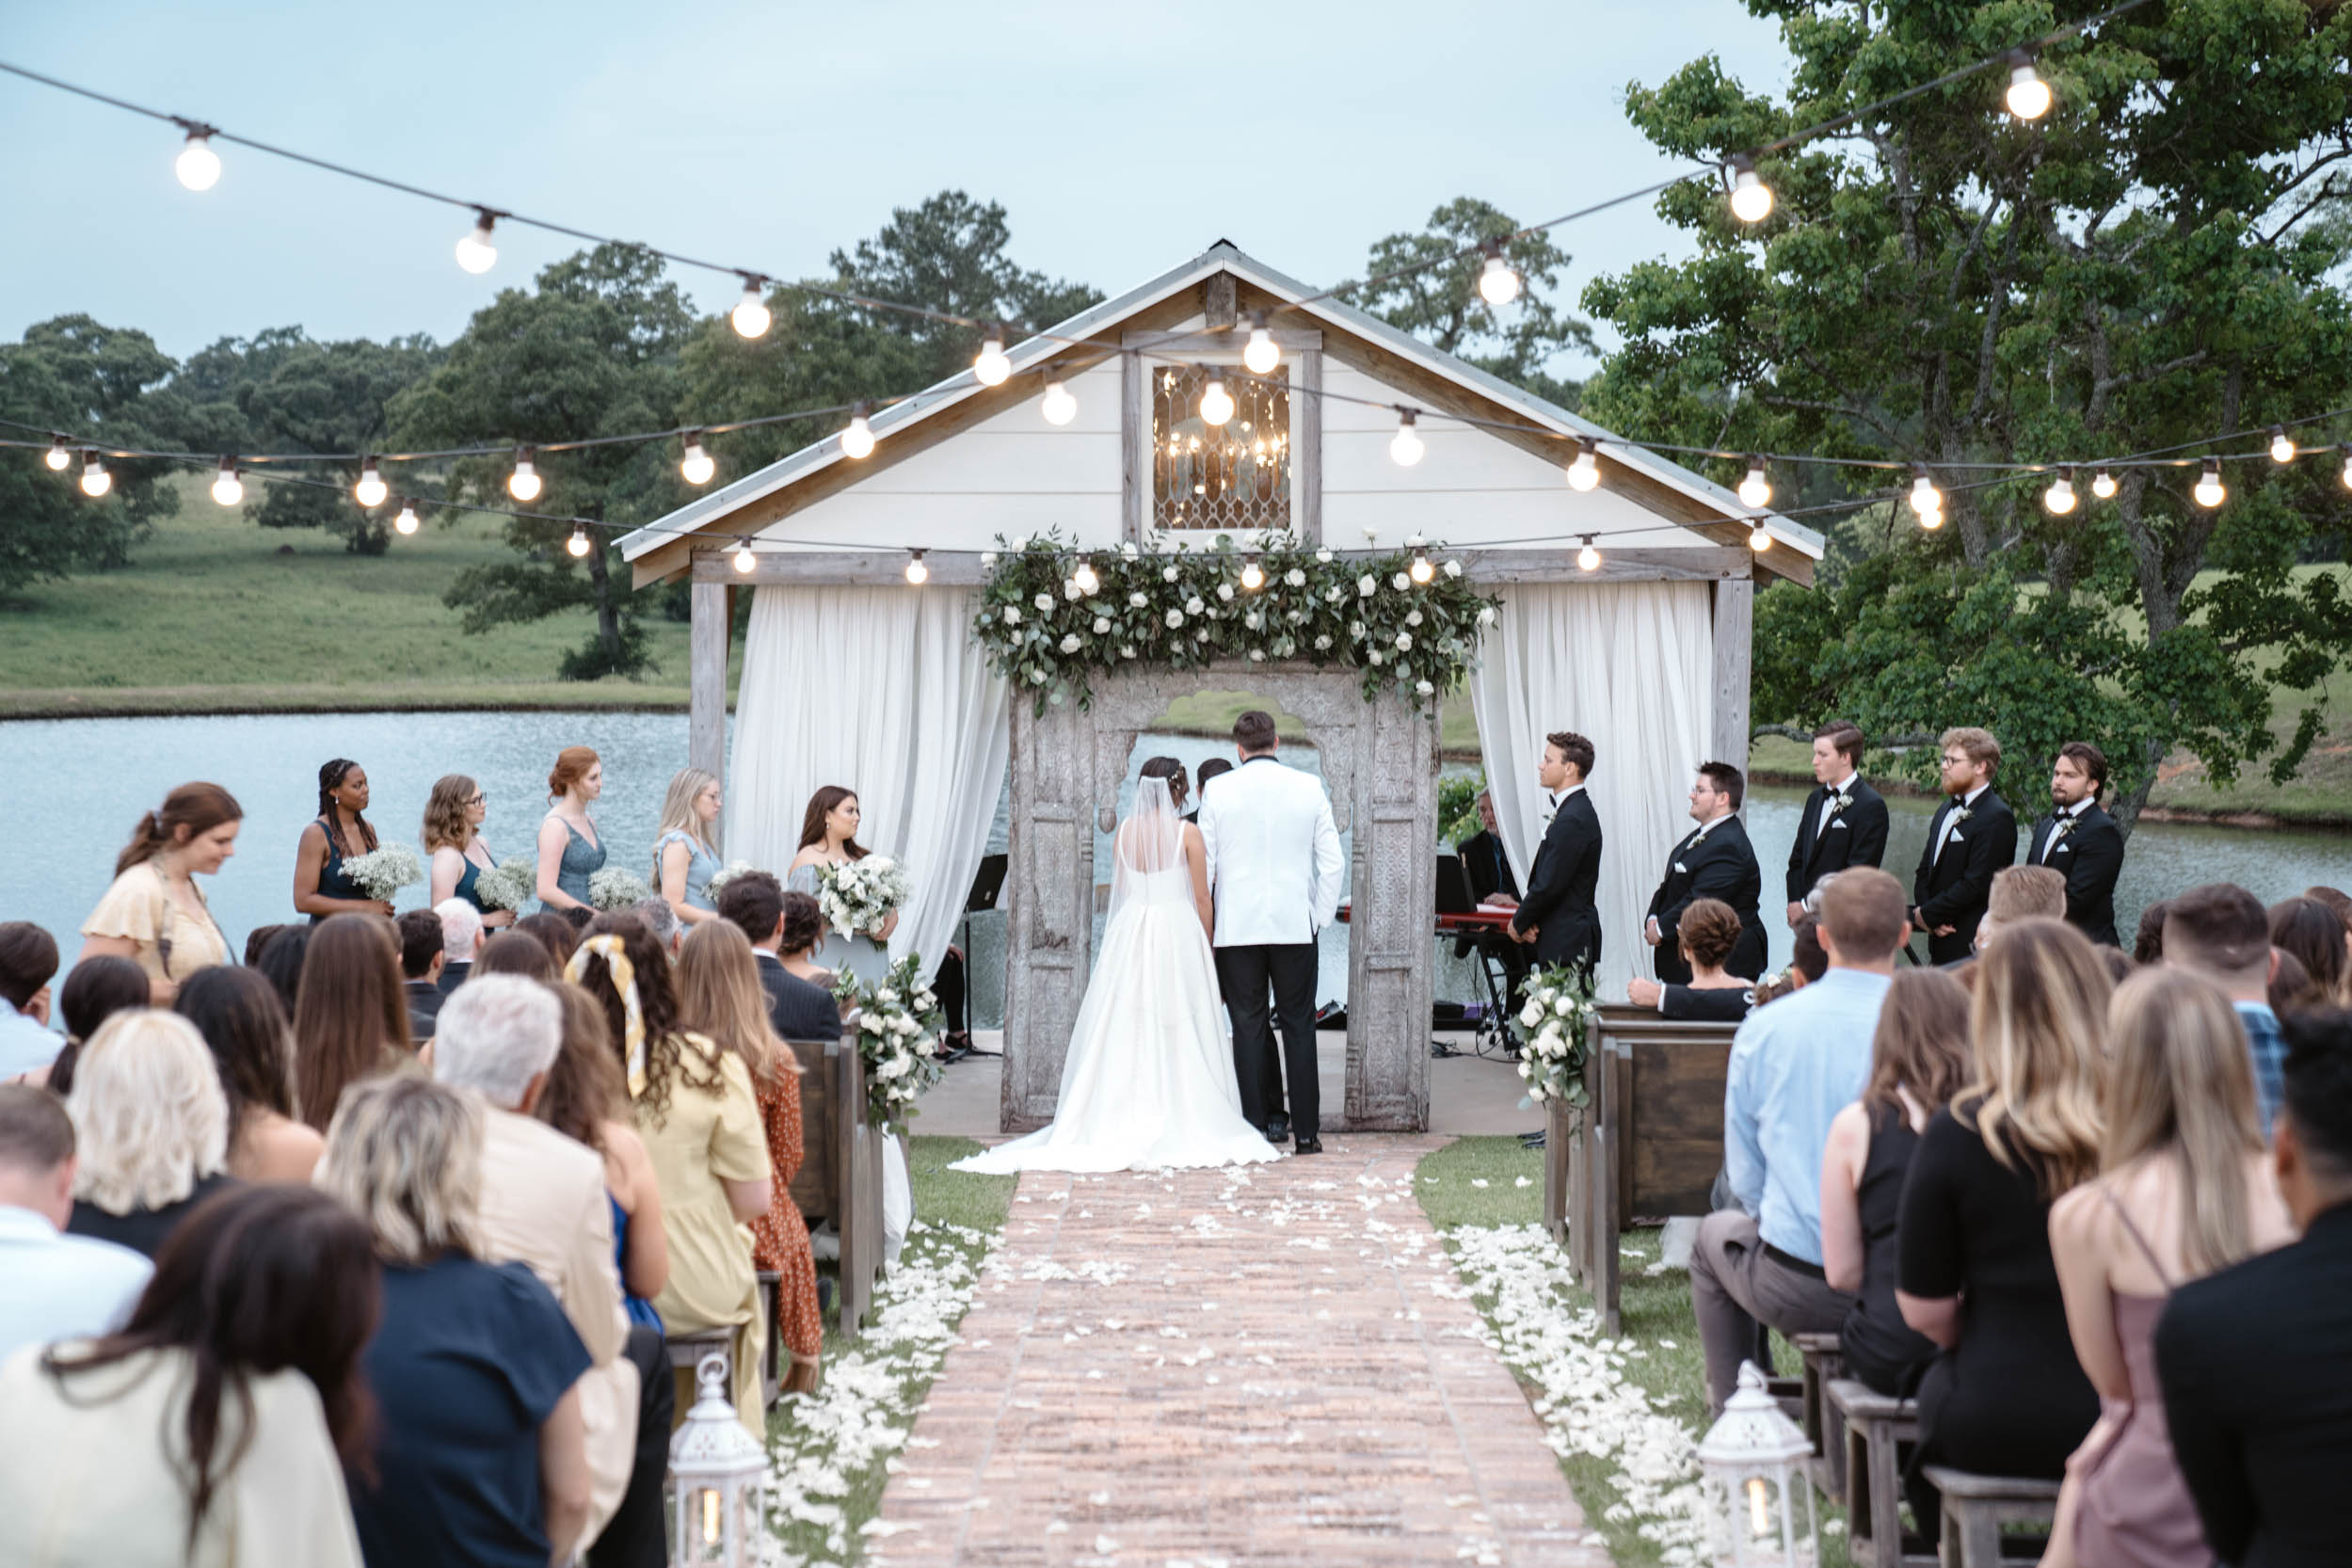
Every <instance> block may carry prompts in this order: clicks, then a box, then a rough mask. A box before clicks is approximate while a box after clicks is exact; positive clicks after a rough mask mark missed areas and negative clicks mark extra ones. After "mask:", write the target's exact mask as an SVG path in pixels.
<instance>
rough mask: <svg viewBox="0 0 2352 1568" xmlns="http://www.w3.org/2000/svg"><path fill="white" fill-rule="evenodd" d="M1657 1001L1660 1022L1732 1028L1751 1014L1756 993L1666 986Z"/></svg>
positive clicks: (1718, 987) (1715, 987)
mask: <svg viewBox="0 0 2352 1568" xmlns="http://www.w3.org/2000/svg"><path fill="white" fill-rule="evenodd" d="M1659 1001H1660V1005H1659V1007H1658V1010H1657V1011H1658V1016H1660V1017H1662V1018H1688V1019H1692V1020H1694V1021H1704V1022H1707V1023H1723V1024H1736V1023H1738V1022H1739V1021H1740V1020H1741V1019H1743V1018H1745V1017H1747V1016H1748V1015H1749V1014H1750V1013H1751V1012H1752V1011H1753V1010H1754V1008H1755V1005H1756V990H1755V987H1754V986H1752V985H1705V986H1701V985H1669V986H1667V987H1666V994H1665V996H1664V997H1662V998H1660V999H1659Z"/></svg>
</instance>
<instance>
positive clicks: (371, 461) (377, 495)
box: [351, 457, 392, 512]
mask: <svg viewBox="0 0 2352 1568" xmlns="http://www.w3.org/2000/svg"><path fill="white" fill-rule="evenodd" d="M390 494H392V487H391V486H389V485H387V484H385V483H384V476H383V475H382V474H381V473H378V472H376V459H375V458H373V457H366V458H362V459H360V482H359V483H358V484H356V485H354V486H352V487H351V499H352V500H354V501H356V502H358V503H359V504H360V505H361V506H364V507H365V508H367V509H368V510H369V511H371V512H373V511H374V510H376V507H378V506H381V505H382V504H384V498H385V497H386V496H388V495H390Z"/></svg>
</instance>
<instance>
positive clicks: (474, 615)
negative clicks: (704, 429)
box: [390, 245, 695, 680]
mask: <svg viewBox="0 0 2352 1568" xmlns="http://www.w3.org/2000/svg"><path fill="white" fill-rule="evenodd" d="M694 326H695V315H694V312H693V311H692V309H691V308H690V307H689V306H688V304H687V302H686V300H685V297H684V296H683V295H681V294H680V292H679V290H678V287H677V285H676V284H674V283H672V282H671V281H669V280H668V279H667V278H666V277H665V276H664V266H663V264H662V262H661V260H660V258H658V257H656V256H653V255H650V254H648V252H646V251H643V250H640V249H638V248H635V247H633V246H626V245H600V246H598V247H597V248H594V249H593V250H586V251H582V252H580V253H578V254H576V255H573V256H570V257H568V258H567V259H565V260H563V261H560V262H556V263H554V264H552V265H550V266H548V267H546V268H545V269H544V270H542V271H541V272H540V273H539V275H538V278H537V279H536V289H534V290H531V291H525V290H522V289H506V290H504V291H502V292H501V293H500V295H499V296H498V297H497V298H496V299H495V300H493V301H492V302H491V303H490V304H488V305H487V306H485V307H484V308H483V309H482V310H480V311H477V312H474V316H473V319H472V321H471V322H470V323H468V325H467V327H466V330H465V333H464V335H463V336H461V337H460V338H458V339H457V341H456V343H454V344H450V346H449V350H448V353H447V356H446V358H445V359H444V360H442V361H441V363H440V364H439V365H438V366H436V367H435V368H434V369H433V370H432V371H431V372H430V373H429V374H428V375H426V376H424V378H423V379H421V380H420V381H418V382H417V383H416V384H415V385H414V386H412V387H410V388H409V389H408V391H406V392H402V393H401V394H400V395H399V396H397V397H396V398H394V399H393V400H392V406H391V410H390V413H391V420H392V431H393V433H394V435H395V437H396V439H397V440H399V441H400V443H401V444H402V445H404V446H415V447H431V446H437V445H441V446H447V445H471V444H474V443H477V442H480V441H482V440H485V439H495V440H512V441H513V442H515V443H516V444H517V445H518V446H536V445H539V444H542V443H547V442H554V441H563V440H582V439H585V438H591V437H596V436H610V435H622V434H627V433H632V432H637V431H644V430H659V429H663V428H664V427H666V426H668V425H669V424H673V423H674V422H675V419H676V416H677V406H678V391H679V382H678V357H679V351H680V347H681V345H682V344H684V343H685V341H686V338H687V336H688V334H689V333H690V332H691V331H692V330H693V329H694ZM676 456H677V455H676V452H675V451H674V450H665V449H664V446H663V445H662V444H660V443H647V444H632V445H615V446H604V447H588V448H584V449H582V450H578V451H571V452H563V453H548V454H545V455H543V456H540V457H538V458H536V460H535V462H534V464H533V466H534V468H535V469H536V471H537V472H539V473H540V474H541V475H542V478H543V481H544V486H545V488H544V489H543V490H542V491H541V493H540V494H539V496H538V497H537V499H536V500H535V501H533V502H531V503H530V504H528V505H527V506H526V505H523V504H520V503H518V502H515V501H513V500H512V499H511V498H510V497H509V495H508V493H507V490H506V488H505V482H506V476H507V474H508V473H509V472H510V471H511V468H512V458H511V457H510V456H505V455H501V456H495V457H472V458H465V459H461V460H459V461H457V462H456V464H455V465H454V466H453V468H452V471H451V474H450V479H449V486H448V494H449V496H450V498H452V499H456V500H465V501H478V502H480V503H482V504H487V505H491V506H497V507H502V508H509V509H515V510H520V511H523V512H527V513H530V514H533V515H531V516H523V517H516V518H514V519H512V520H510V521H509V522H508V523H507V525H506V530H505V533H506V542H507V544H508V545H509V546H510V547H512V548H513V549H514V550H515V551H516V552H518V553H520V555H521V556H522V557H523V558H522V559H521V560H520V561H515V562H509V563H504V564H501V565H497V566H489V567H473V568H468V569H467V570H466V571H464V572H462V573H460V574H459V575H458V577H457V579H456V582H455V583H454V584H451V586H450V589H449V591H448V593H447V594H446V595H445V596H444V601H445V602H446V603H447V604H448V605H449V606H450V607H451V608H452V609H456V610H462V611H463V612H464V613H465V618H464V622H463V624H464V627H465V629H466V630H467V631H468V632H483V631H486V630H488V628H490V627H492V626H496V625H500V624H503V623H505V622H510V621H527V620H536V619H540V618H542V617H544V616H550V615H553V614H555V613H556V612H558V611H561V610H568V609H574V608H588V609H591V610H593V611H594V612H595V614H596V631H595V632H594V633H593V634H592V635H591V637H590V638H589V640H588V642H587V643H586V645H585V646H584V647H583V648H580V649H578V650H577V651H575V652H573V653H569V654H567V655H566V656H565V658H564V662H563V666H562V669H561V672H560V673H561V675H562V677H563V679H565V680H596V679H598V678H600V677H602V676H607V675H631V676H633V675H637V674H639V673H641V672H643V671H644V670H646V669H647V668H648V667H650V666H651V664H652V660H651V657H650V655H648V652H647V651H646V647H645V643H646V635H645V632H644V630H643V628H641V627H640V626H639V625H638V624H637V606H636V604H635V601H634V600H632V596H631V594H630V592H629V584H628V582H627V580H626V578H625V577H623V576H620V575H618V574H616V571H615V569H614V568H615V567H616V565H617V564H618V557H617V555H616V552H614V550H613V549H612V548H611V543H610V532H611V531H609V530H602V529H591V530H590V531H589V536H590V538H591V539H592V540H593V541H594V543H593V548H591V549H590V550H589V552H588V553H587V555H586V557H585V558H584V560H577V561H576V560H574V559H573V557H572V556H571V555H570V553H569V552H568V550H566V549H565V548H564V547H565V542H566V541H567V540H568V538H569V537H570V536H571V533H572V524H571V523H570V521H569V519H571V518H573V517H583V518H589V519H598V520H607V521H613V522H641V521H645V520H649V519H650V518H651V517H652V516H654V515H655V513H656V512H658V511H659V510H660V509H661V507H662V506H663V505H664V504H666V503H667V501H668V500H669V499H670V498H671V496H672V493H673V492H672V491H671V489H670V488H668V486H669V484H670V483H671V482H672V481H669V480H666V479H665V478H664V470H665V469H668V468H669V466H670V465H671V464H673V463H674V462H675V460H676ZM671 472H674V470H672V471H671Z"/></svg>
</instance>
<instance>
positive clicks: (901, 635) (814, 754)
mask: <svg viewBox="0 0 2352 1568" xmlns="http://www.w3.org/2000/svg"><path fill="white" fill-rule="evenodd" d="M971 616H972V604H971V595H970V593H969V592H968V591H966V590H962V589H955V588H945V589H942V588H924V589H921V590H920V591H918V590H915V589H911V588H904V587H888V588H839V587H827V588H810V587H790V586H786V587H763V588H761V589H760V590H759V596H758V598H756V599H755V600H753V601H752V607H751V631H750V634H749V635H748V637H747V638H746V639H745V641H744V673H743V682H742V685H741V687H740V689H739V692H738V695H737V697H736V714H735V744H734V760H733V767H732V777H731V778H730V779H729V781H728V792H727V855H728V858H729V859H736V860H747V861H749V862H750V863H751V864H753V865H755V866H760V867H762V868H764V869H766V870H769V871H773V872H776V874H777V875H778V876H779V877H780V876H782V875H783V873H784V869H785V868H786V867H787V866H790V865H791V864H792V856H793V855H794V854H795V853H796V852H797V851H798V848H799V842H800V827H801V819H802V816H803V814H804V813H805V812H806V811H807V809H808V797H809V796H810V795H812V794H814V793H816V792H817V791H818V790H819V789H820V788H822V787H823V786H824V785H827V784H840V785H842V786H844V787H845V788H848V789H851V790H854V791H856V793H857V805H858V808H859V810H860V811H862V812H863V813H864V818H865V820H864V824H863V825H862V826H861V827H860V828H859V831H858V841H859V842H861V843H863V844H864V845H865V846H866V847H867V848H868V849H870V850H873V851H875V852H876V853H880V854H888V855H893V856H897V857H898V858H899V859H900V860H901V861H902V862H904V865H905V867H906V869H907V872H908V873H909V874H910V875H911V876H912V877H913V878H914V882H915V896H914V900H913V902H912V903H911V904H909V905H908V906H907V907H906V908H905V909H904V910H902V911H901V912H900V915H899V923H898V930H897V931H896V932H895V933H894V934H893V935H892V936H891V937H890V956H891V958H892V959H893V960H895V959H899V958H904V956H906V954H908V953H909V952H920V953H921V954H922V957H923V968H924V972H925V973H926V974H928V973H930V972H932V971H933V970H935V969H936V968H937V967H938V963H939V959H940V957H941V955H942V954H944V953H945V952H947V947H948V943H949V941H950V940H951V938H952V935H953V932H954V930H955V922H956V920H957V919H958V918H959V917H960V916H961V915H962V913H963V909H964V898H965V895H966V893H967V892H968V891H969V890H970V888H971V885H972V877H973V874H974V873H975V872H978V870H979V869H980V858H981V856H982V854H983V853H984V851H985V850H986V848H987V843H988V829H989V827H990V826H991V825H992V824H993V822H994V820H995V816H996V808H997V801H998V797H999V795H1000V792H1001V788H1002V785H1003V782H1004V767H1005V760H1006V756H1007V754H1008V752H1009V750H1010V748H1011V745H1012V729H1011V726H1010V724H1009V722H1008V715H1009V712H1010V707H1009V702H1010V699H1009V697H1008V696H1007V692H1006V688H1005V684H1004V682H1003V681H1002V680H999V679H998V678H997V677H996V676H995V675H994V674H992V673H991V672H990V671H989V669H988V664H987V660H986V657H985V656H984V654H983V653H982V652H981V650H980V648H978V647H977V646H975V645H974V644H973V642H972V640H971V637H970V635H969V628H970V625H971Z"/></svg>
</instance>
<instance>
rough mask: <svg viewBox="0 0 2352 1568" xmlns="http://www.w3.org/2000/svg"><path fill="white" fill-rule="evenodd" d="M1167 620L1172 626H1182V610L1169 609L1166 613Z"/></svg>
mask: <svg viewBox="0 0 2352 1568" xmlns="http://www.w3.org/2000/svg"><path fill="white" fill-rule="evenodd" d="M1167 622H1168V624H1169V625H1170V626H1172V627H1176V626H1182V625H1183V624H1184V612H1183V611H1181V610H1171V611H1169V612H1168V615H1167Z"/></svg>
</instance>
